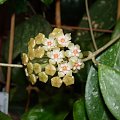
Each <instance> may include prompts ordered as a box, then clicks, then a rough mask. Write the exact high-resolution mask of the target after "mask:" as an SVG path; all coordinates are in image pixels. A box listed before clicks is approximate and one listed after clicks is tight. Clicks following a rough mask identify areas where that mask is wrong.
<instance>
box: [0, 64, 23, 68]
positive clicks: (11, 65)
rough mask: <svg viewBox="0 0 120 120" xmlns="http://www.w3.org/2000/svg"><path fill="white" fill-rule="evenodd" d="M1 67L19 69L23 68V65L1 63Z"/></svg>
mask: <svg viewBox="0 0 120 120" xmlns="http://www.w3.org/2000/svg"><path fill="white" fill-rule="evenodd" d="M0 66H3V67H18V68H23V65H18V64H8V63H0Z"/></svg>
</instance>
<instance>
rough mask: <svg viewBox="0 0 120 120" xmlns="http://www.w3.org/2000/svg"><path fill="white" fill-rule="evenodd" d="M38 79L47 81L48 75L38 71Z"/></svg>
mask: <svg viewBox="0 0 120 120" xmlns="http://www.w3.org/2000/svg"><path fill="white" fill-rule="evenodd" d="M38 77H39V81H41V82H44V83H46V82H47V81H48V76H47V75H46V73H45V72H40V73H39V74H38Z"/></svg>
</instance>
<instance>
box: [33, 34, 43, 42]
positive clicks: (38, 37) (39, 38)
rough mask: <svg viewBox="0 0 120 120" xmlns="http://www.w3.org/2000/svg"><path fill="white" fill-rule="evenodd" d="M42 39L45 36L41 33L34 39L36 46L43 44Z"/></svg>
mask: <svg viewBox="0 0 120 120" xmlns="http://www.w3.org/2000/svg"><path fill="white" fill-rule="evenodd" d="M44 38H45V35H44V34H42V33H39V34H38V35H37V36H36V37H35V41H36V44H41V43H43V41H44Z"/></svg>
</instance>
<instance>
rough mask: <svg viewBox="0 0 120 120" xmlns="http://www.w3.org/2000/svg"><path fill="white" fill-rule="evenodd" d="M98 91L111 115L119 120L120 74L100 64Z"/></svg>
mask: <svg viewBox="0 0 120 120" xmlns="http://www.w3.org/2000/svg"><path fill="white" fill-rule="evenodd" d="M98 72H99V83H100V89H101V92H102V95H103V98H104V101H105V103H106V105H107V107H108V108H109V110H110V111H111V113H112V114H113V115H114V116H115V117H116V119H118V120H120V72H118V71H116V70H114V69H113V68H111V67H108V66H105V65H102V64H100V65H99V66H98Z"/></svg>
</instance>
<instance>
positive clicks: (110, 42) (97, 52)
mask: <svg viewBox="0 0 120 120" xmlns="http://www.w3.org/2000/svg"><path fill="white" fill-rule="evenodd" d="M119 38H120V35H118V36H117V37H116V38H114V39H112V40H111V41H109V42H108V43H107V44H105V45H104V46H103V47H101V48H100V49H98V50H97V51H95V52H93V53H91V54H90V55H89V56H88V57H87V58H84V59H82V61H83V62H86V61H88V60H91V59H93V58H94V57H96V56H97V55H98V54H100V53H101V52H103V51H104V50H105V49H106V48H108V47H109V46H111V45H112V44H113V43H115V42H116V41H117V40H119Z"/></svg>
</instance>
